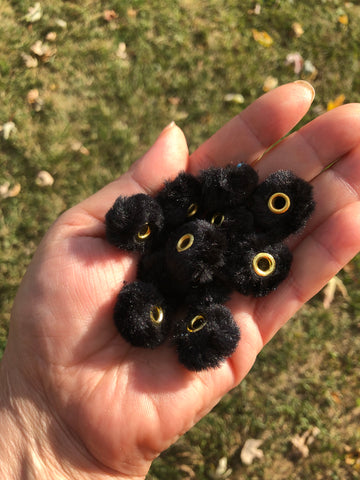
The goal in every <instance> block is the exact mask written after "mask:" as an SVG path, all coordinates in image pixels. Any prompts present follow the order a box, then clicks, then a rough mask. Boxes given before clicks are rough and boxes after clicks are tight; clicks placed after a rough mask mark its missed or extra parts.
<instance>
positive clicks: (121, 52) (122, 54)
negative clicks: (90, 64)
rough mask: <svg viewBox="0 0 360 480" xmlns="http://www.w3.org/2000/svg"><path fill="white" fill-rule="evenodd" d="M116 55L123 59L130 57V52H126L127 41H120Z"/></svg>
mask: <svg viewBox="0 0 360 480" xmlns="http://www.w3.org/2000/svg"><path fill="white" fill-rule="evenodd" d="M116 56H117V57H118V58H120V59H121V60H127V59H128V54H127V52H126V43H125V42H120V43H119V46H118V48H117V50H116Z"/></svg>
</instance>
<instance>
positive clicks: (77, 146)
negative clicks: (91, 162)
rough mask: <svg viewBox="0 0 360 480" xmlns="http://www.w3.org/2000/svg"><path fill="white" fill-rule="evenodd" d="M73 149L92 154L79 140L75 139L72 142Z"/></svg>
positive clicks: (84, 153) (82, 153)
mask: <svg viewBox="0 0 360 480" xmlns="http://www.w3.org/2000/svg"><path fill="white" fill-rule="evenodd" d="M71 150H72V151H73V152H80V153H81V155H90V152H89V150H88V149H87V148H86V147H85V146H84V145H83V144H82V143H81V142H80V141H79V140H74V141H73V142H72V144H71Z"/></svg>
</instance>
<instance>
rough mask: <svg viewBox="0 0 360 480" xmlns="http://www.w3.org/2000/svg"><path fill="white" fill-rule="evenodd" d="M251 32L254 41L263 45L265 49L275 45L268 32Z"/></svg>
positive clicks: (253, 29) (254, 30) (253, 30)
mask: <svg viewBox="0 0 360 480" xmlns="http://www.w3.org/2000/svg"><path fill="white" fill-rule="evenodd" d="M251 31H252V34H253V38H254V40H255V41H256V42H257V43H259V44H260V45H262V46H263V47H270V46H271V45H272V44H273V43H274V40H273V39H272V37H271V36H270V35H269V34H268V33H267V32H264V31H261V32H260V31H259V30H256V29H255V28H252V29H251Z"/></svg>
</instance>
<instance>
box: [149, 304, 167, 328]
mask: <svg viewBox="0 0 360 480" xmlns="http://www.w3.org/2000/svg"><path fill="white" fill-rule="evenodd" d="M150 320H151V321H152V323H155V325H159V324H160V323H161V322H162V321H163V320H164V310H163V309H162V308H161V307H159V306H158V305H153V306H152V307H151V310H150Z"/></svg>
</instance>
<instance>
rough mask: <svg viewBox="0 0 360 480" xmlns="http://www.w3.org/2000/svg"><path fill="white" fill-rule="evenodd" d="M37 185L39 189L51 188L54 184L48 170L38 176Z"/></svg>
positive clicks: (42, 171)
mask: <svg viewBox="0 0 360 480" xmlns="http://www.w3.org/2000/svg"><path fill="white" fill-rule="evenodd" d="M35 183H36V185H38V186H39V187H51V185H53V183H54V178H53V177H52V175H50V173H49V172H47V171H46V170H41V171H40V172H39V173H38V174H37V175H36V179H35Z"/></svg>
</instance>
